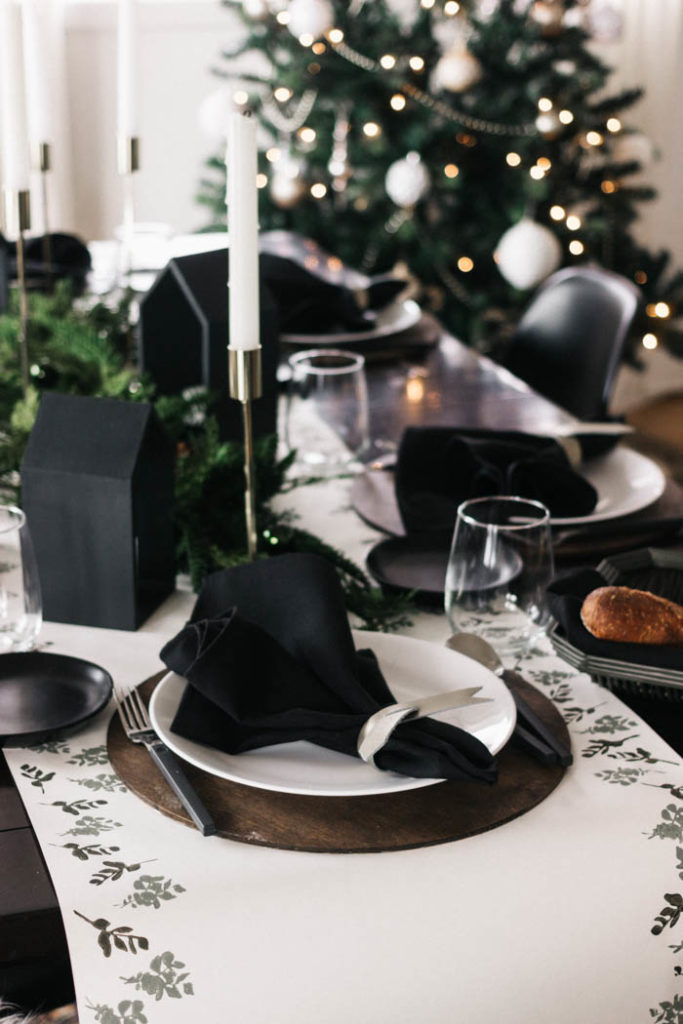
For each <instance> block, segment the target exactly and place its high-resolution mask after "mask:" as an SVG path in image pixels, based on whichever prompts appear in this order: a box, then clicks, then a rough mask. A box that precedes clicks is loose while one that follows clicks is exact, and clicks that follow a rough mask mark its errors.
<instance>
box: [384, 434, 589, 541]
mask: <svg viewBox="0 0 683 1024" xmlns="http://www.w3.org/2000/svg"><path fill="white" fill-rule="evenodd" d="M395 488H396V500H397V503H398V507H399V511H400V513H401V518H402V520H403V525H404V526H405V528H406V532H407V533H427V532H428V533H440V534H443V535H444V536H448V535H450V534H452V532H453V525H454V523H455V514H456V511H457V508H458V505H459V504H460V503H461V502H463V501H466V500H467V499H468V498H481V497H486V496H487V495H496V494H513V495H516V496H518V497H522V498H533V499H536V500H537V501H540V502H542V503H543V504H544V505H546V506H547V507H548V508H549V509H550V512H551V514H552V515H553V516H557V517H570V516H583V515H588V513H589V512H591V511H592V510H593V509H594V508H595V504H596V502H597V497H598V496H597V492H596V490H595V488H594V487H593V486H592V485H591V484H589V483H588V481H587V480H584V478H583V477H582V476H580V475H579V473H577V472H575V470H573V469H572V467H571V465H570V463H569V459H568V458H567V456H566V454H565V452H564V450H563V449H562V447H561V446H560V445H559V444H558V443H557V442H556V441H554V440H553V439H552V438H548V437H535V436H533V435H530V434H522V433H519V432H517V431H493V430H468V429H460V428H457V427H408V428H407V430H405V431H404V433H403V437H402V439H401V444H400V447H399V451H398V459H397V463H396V475H395Z"/></svg>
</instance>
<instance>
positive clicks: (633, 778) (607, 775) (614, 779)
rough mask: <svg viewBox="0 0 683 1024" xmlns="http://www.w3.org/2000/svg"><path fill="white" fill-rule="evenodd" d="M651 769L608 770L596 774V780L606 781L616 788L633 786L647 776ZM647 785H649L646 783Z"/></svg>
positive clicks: (621, 768)
mask: <svg viewBox="0 0 683 1024" xmlns="http://www.w3.org/2000/svg"><path fill="white" fill-rule="evenodd" d="M648 772H649V768H624V767H621V766H620V767H619V768H606V769H605V771H604V772H596V773H595V777H596V779H604V780H605V782H609V783H610V784H611V785H614V786H632V785H633V783H634V782H638V781H639V780H640V779H641V778H642V777H643V775H647V774H648ZM645 785H647V783H645Z"/></svg>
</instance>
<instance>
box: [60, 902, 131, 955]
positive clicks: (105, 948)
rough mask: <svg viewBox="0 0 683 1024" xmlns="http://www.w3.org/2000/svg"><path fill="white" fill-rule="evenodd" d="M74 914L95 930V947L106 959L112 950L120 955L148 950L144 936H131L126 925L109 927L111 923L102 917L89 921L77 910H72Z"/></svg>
mask: <svg viewBox="0 0 683 1024" xmlns="http://www.w3.org/2000/svg"><path fill="white" fill-rule="evenodd" d="M74 914H75V915H76V916H77V917H80V918H82V920H83V921H87V922H88V924H90V925H92V926H93V928H96V929H97V932H98V935H97V945H98V946H99V947H100V949H101V950H102V952H103V953H104V955H105V956H106V957H110V956H111V954H112V950H114V949H118V950H120V951H121V952H122V953H137V952H139V950H141V949H145V950H146V949H149V940H148V939H146V938H145V936H144V935H135V934H133V929H132V928H129V927H128V926H127V925H122V924H121V925H117V926H116V927H111V921H107V919H106V918H104V917H98V918H96V919H95V920H94V921H91V920H90V918H89V917H86V916H85V914H81V912H80V911H79V910H74Z"/></svg>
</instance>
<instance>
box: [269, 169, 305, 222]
mask: <svg viewBox="0 0 683 1024" xmlns="http://www.w3.org/2000/svg"><path fill="white" fill-rule="evenodd" d="M269 191H270V197H271V199H272V200H273V202H274V203H275V205H276V206H279V207H280V209H281V210H291V209H292V207H294V206H296V205H297V203H299V202H300V201H301V199H302V198H303V195H304V193H305V191H306V182H305V180H304V164H303V161H301V160H298V159H297V158H296V157H294V156H284V157H281V158H280V159H279V160H278V162H277V164H276V165H275V169H274V171H273V174H272V177H271V179H270V188H269Z"/></svg>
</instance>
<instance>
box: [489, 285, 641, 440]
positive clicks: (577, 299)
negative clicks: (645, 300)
mask: <svg viewBox="0 0 683 1024" xmlns="http://www.w3.org/2000/svg"><path fill="white" fill-rule="evenodd" d="M639 301H640V292H639V291H638V289H637V288H636V286H635V285H634V284H632V283H631V282H630V281H629V280H627V278H625V277H621V275H619V274H615V273H613V272H612V271H609V270H599V269H593V268H589V267H567V268H565V269H564V270H558V271H557V273H555V274H552V275H551V276H550V277H549V278H548V279H547V281H545V282H544V284H543V285H542V286H541V287H540V288H539V290H538V291H537V293H536V295H535V296H534V298H533V299H532V300H531V302H530V304H529V306H528V307H527V309H526V311H525V313H524V315H523V316H522V319H521V320H520V322H519V324H518V325H517V328H516V330H515V332H514V334H513V336H512V338H511V340H510V342H509V347H508V349H507V351H506V354H505V357H504V359H503V362H504V364H505V366H506V367H507V368H508V369H509V370H511V371H512V373H514V374H515V375H516V376H517V377H521V379H522V380H524V381H526V382H527V384H530V385H531V387H533V388H534V390H536V391H538V392H540V393H541V394H542V395H545V396H546V398H549V399H551V401H553V402H555V403H556V404H557V405H560V406H562V408H563V409H566V410H567V411H568V412H571V413H573V415H574V416H577V417H578V418H579V419H583V420H598V419H601V418H603V417H605V416H606V414H607V407H608V404H609V400H610V397H611V394H612V389H613V387H614V382H615V377H616V372H617V369H618V366H619V362H620V360H621V355H622V351H623V348H624V343H625V341H626V337H627V335H628V332H629V329H630V327H631V324H632V322H633V318H634V316H635V313H636V309H637V307H638V303H639Z"/></svg>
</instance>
